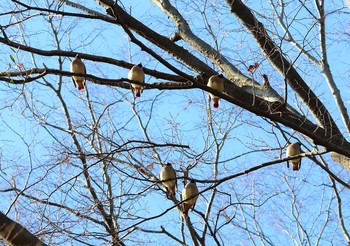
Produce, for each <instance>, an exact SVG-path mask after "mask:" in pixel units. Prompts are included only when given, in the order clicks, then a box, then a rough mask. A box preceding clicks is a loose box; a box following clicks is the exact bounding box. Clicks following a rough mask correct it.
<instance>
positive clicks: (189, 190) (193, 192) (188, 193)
mask: <svg viewBox="0 0 350 246" xmlns="http://www.w3.org/2000/svg"><path fill="white" fill-rule="evenodd" d="M191 197H192V198H191ZM189 198H191V199H189ZM197 198H198V188H197V185H196V182H195V181H194V180H190V182H189V183H187V184H186V185H185V187H184V189H183V190H182V201H184V202H183V209H182V213H183V215H184V216H185V217H186V216H187V214H188V211H189V210H190V208H191V207H192V211H193V209H194V206H195V205H196V201H197ZM187 199H189V200H187ZM185 200H187V201H185Z"/></svg>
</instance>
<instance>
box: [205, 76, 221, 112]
mask: <svg viewBox="0 0 350 246" xmlns="http://www.w3.org/2000/svg"><path fill="white" fill-rule="evenodd" d="M207 86H209V87H210V88H212V89H215V90H217V91H218V92H221V93H222V92H224V76H223V75H222V74H219V75H213V76H211V77H210V78H209V80H208V84H207ZM209 99H213V102H214V108H219V99H220V98H219V97H218V96H215V95H213V94H211V93H209Z"/></svg>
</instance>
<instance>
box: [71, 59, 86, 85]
mask: <svg viewBox="0 0 350 246" xmlns="http://www.w3.org/2000/svg"><path fill="white" fill-rule="evenodd" d="M70 72H71V73H82V74H86V68H85V65H84V63H83V62H82V61H81V60H80V58H79V55H78V54H77V55H76V56H75V58H74V59H73V61H72V62H71V63H70ZM72 81H73V84H74V86H75V87H77V84H78V90H80V91H82V90H84V89H85V76H76V75H73V77H72Z"/></svg>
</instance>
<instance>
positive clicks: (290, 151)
mask: <svg viewBox="0 0 350 246" xmlns="http://www.w3.org/2000/svg"><path fill="white" fill-rule="evenodd" d="M300 146H301V144H300V143H299V142H296V143H292V144H290V145H288V147H287V152H286V156H287V158H288V157H291V156H295V155H299V154H301V149H300ZM289 161H290V162H291V163H292V165H293V171H294V172H298V171H299V169H300V167H301V158H300V157H299V158H295V159H292V160H289ZM289 161H287V167H288V168H289Z"/></svg>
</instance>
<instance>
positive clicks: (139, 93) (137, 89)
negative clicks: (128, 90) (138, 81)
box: [135, 88, 141, 97]
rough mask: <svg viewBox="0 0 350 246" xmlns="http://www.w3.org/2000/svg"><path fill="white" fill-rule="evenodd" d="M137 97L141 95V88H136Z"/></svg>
mask: <svg viewBox="0 0 350 246" xmlns="http://www.w3.org/2000/svg"><path fill="white" fill-rule="evenodd" d="M135 92H136V97H141V88H135Z"/></svg>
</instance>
